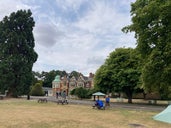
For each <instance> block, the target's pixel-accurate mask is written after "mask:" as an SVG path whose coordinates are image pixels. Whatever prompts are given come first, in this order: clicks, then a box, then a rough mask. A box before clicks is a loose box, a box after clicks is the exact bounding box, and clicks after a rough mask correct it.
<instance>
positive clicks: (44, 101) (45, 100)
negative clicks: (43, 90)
mask: <svg viewBox="0 0 171 128" xmlns="http://www.w3.org/2000/svg"><path fill="white" fill-rule="evenodd" d="M37 102H38V103H47V99H46V98H39V99H38V101H37Z"/></svg>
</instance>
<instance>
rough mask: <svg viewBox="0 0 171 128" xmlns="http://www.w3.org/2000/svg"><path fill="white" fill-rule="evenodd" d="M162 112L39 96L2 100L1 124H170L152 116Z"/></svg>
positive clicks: (16, 127)
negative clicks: (42, 100) (97, 106)
mask: <svg viewBox="0 0 171 128" xmlns="http://www.w3.org/2000/svg"><path fill="white" fill-rule="evenodd" d="M157 113H159V112H148V111H136V110H135V111H134V110H126V109H117V108H111V109H107V110H96V109H92V107H91V106H88V105H73V104H68V105H61V104H56V103H52V102H48V103H37V101H35V100H30V101H28V100H23V99H9V100H0V128H169V127H171V125H170V124H167V123H162V122H158V121H155V120H153V119H152V117H153V116H154V115H156V114H157ZM138 125H141V127H140V126H139V127H136V126H138Z"/></svg>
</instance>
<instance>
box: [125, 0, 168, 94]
mask: <svg viewBox="0 0 171 128" xmlns="http://www.w3.org/2000/svg"><path fill="white" fill-rule="evenodd" d="M131 7H132V8H131V15H132V24H131V25H129V26H127V27H125V28H124V29H123V30H124V31H125V32H129V31H131V32H132V31H133V32H135V37H136V39H137V48H138V50H139V51H140V52H141V54H142V56H143V58H145V59H144V61H146V63H145V65H144V69H143V72H142V78H143V79H142V80H143V85H144V87H145V89H146V90H147V91H159V92H160V93H161V94H162V93H163V92H164V90H165V91H167V90H168V88H169V86H171V79H170V77H171V50H170V49H171V36H170V35H171V10H170V9H171V1H170V0H136V2H135V3H132V5H131Z"/></svg>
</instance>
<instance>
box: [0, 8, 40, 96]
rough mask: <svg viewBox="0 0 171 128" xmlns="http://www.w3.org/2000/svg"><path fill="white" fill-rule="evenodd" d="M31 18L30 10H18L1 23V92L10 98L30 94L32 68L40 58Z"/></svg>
mask: <svg viewBox="0 0 171 128" xmlns="http://www.w3.org/2000/svg"><path fill="white" fill-rule="evenodd" d="M31 15H32V13H31V11H30V10H27V11H25V10H24V11H23V10H19V11H17V12H13V13H11V15H10V16H9V17H8V16H5V17H4V19H3V20H2V21H1V22H0V74H1V75H0V79H1V80H2V82H1V83H0V89H1V91H4V90H8V92H9V93H8V95H9V96H15V97H17V96H18V95H21V94H28V93H29V88H30V85H31V84H32V78H33V75H32V66H33V63H34V62H35V61H36V60H37V57H38V56H37V54H36V52H35V51H34V46H35V44H34V37H33V33H32V31H33V27H34V24H35V22H34V20H33V18H32V16H31Z"/></svg>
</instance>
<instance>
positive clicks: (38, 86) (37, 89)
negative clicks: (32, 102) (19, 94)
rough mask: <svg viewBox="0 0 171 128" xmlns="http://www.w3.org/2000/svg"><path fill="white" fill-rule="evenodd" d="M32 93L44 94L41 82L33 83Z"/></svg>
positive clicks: (35, 94)
mask: <svg viewBox="0 0 171 128" xmlns="http://www.w3.org/2000/svg"><path fill="white" fill-rule="evenodd" d="M30 94H31V95H32V96H43V95H44V91H43V88H42V85H41V83H36V84H35V85H33V86H32V88H31V92H30Z"/></svg>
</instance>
